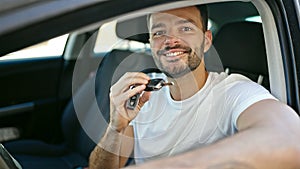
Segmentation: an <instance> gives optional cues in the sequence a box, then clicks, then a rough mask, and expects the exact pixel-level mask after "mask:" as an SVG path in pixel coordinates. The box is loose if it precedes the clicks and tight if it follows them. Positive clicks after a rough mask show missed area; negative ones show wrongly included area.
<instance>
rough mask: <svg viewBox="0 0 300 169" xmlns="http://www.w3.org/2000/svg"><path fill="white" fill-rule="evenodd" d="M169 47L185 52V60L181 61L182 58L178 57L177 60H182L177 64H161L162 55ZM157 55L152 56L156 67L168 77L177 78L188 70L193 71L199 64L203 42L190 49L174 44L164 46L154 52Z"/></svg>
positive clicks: (202, 51) (202, 54)
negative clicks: (197, 46)
mask: <svg viewBox="0 0 300 169" xmlns="http://www.w3.org/2000/svg"><path fill="white" fill-rule="evenodd" d="M171 49H182V50H184V51H186V52H184V53H185V54H187V55H188V56H187V60H186V61H185V62H183V60H182V59H180V60H179V61H177V62H182V63H181V64H178V65H176V66H175V65H173V66H172V65H168V64H163V62H162V57H165V56H162V55H163V54H164V53H165V52H168V51H169V50H171ZM156 56H157V57H154V61H155V63H156V65H157V67H158V68H159V69H160V70H161V71H162V72H163V73H165V74H166V75H167V76H168V77H171V78H179V77H181V76H184V75H186V74H187V73H189V72H192V71H194V70H195V69H196V68H197V67H198V66H199V65H200V64H201V60H202V58H203V56H204V43H202V44H201V46H200V47H199V48H195V49H194V50H192V49H191V48H190V47H186V46H182V45H176V46H173V47H166V48H165V49H162V50H158V51H157V53H156Z"/></svg>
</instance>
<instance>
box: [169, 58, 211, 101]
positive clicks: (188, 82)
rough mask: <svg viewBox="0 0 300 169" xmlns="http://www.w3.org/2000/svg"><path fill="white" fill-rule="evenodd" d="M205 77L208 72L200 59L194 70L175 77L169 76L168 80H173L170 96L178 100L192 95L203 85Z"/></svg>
mask: <svg viewBox="0 0 300 169" xmlns="http://www.w3.org/2000/svg"><path fill="white" fill-rule="evenodd" d="M207 77H208V72H207V71H206V70H205V66H204V62H203V61H202V62H201V64H200V65H199V66H198V67H197V68H196V69H195V70H194V71H192V72H190V73H187V74H186V75H184V76H181V77H179V78H176V79H173V78H169V79H168V81H172V82H174V85H173V86H171V87H170V92H171V96H172V98H173V99H174V100H177V101H179V100H185V99H187V98H189V97H191V96H193V95H194V94H195V93H197V92H198V91H199V90H200V89H202V87H203V86H204V85H205V82H206V80H207Z"/></svg>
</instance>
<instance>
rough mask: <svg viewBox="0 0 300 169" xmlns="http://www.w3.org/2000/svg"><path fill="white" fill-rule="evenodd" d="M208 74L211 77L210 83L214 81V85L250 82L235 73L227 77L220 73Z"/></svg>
mask: <svg viewBox="0 0 300 169" xmlns="http://www.w3.org/2000/svg"><path fill="white" fill-rule="evenodd" d="M210 74H211V76H212V77H211V79H212V81H214V83H220V84H223V85H225V84H232V83H236V82H252V81H251V80H250V79H249V78H248V77H246V76H244V75H241V74H237V73H232V74H230V75H228V74H227V73H225V72H221V73H215V72H212V73H210ZM224 83H225V84H224Z"/></svg>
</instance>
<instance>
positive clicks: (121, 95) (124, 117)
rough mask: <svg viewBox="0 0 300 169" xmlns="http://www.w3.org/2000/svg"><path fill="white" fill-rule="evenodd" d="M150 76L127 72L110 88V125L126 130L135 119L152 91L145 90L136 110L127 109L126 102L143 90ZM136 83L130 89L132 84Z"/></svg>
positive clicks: (115, 128) (118, 129)
mask: <svg viewBox="0 0 300 169" xmlns="http://www.w3.org/2000/svg"><path fill="white" fill-rule="evenodd" d="M149 80H150V78H149V77H148V76H147V75H146V74H144V73H140V72H134V73H133V72H130V73H126V74H125V75H124V76H122V77H121V79H120V80H119V81H118V82H117V83H115V84H114V85H113V86H112V87H111V89H110V124H109V125H110V127H111V128H113V129H114V130H116V131H118V132H120V131H122V130H124V129H125V128H126V127H127V126H128V124H129V122H130V121H131V120H133V119H134V118H135V117H136V116H137V114H138V112H139V111H140V109H141V108H142V106H143V105H144V104H145V103H146V102H147V101H148V100H149V97H150V93H149V92H144V94H143V95H142V96H141V97H140V99H139V103H138V105H137V106H136V108H135V109H134V110H130V109H127V108H126V106H125V104H126V102H127V100H128V99H129V98H130V97H132V96H134V95H136V94H138V93H141V92H143V90H144V89H145V88H146V84H147V83H148V82H149ZM132 85H136V87H135V88H132V89H130V86H132Z"/></svg>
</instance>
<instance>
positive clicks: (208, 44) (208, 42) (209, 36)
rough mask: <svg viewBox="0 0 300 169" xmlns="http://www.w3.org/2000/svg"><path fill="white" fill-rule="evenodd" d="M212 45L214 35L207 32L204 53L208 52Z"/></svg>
mask: <svg viewBox="0 0 300 169" xmlns="http://www.w3.org/2000/svg"><path fill="white" fill-rule="evenodd" d="M211 45H212V33H211V31H210V30H207V31H206V32H205V33H204V53H205V52H207V51H208V49H209V48H210V47H211Z"/></svg>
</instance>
